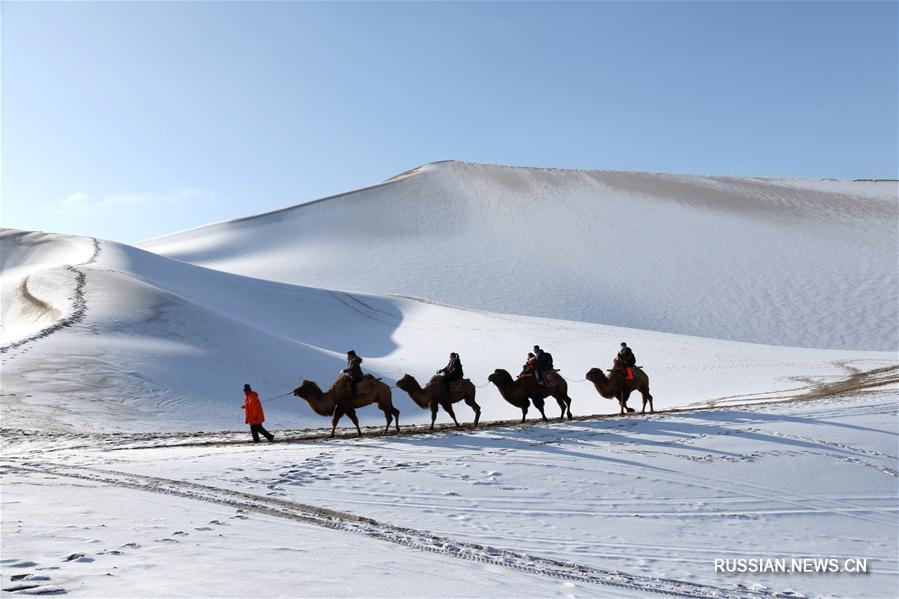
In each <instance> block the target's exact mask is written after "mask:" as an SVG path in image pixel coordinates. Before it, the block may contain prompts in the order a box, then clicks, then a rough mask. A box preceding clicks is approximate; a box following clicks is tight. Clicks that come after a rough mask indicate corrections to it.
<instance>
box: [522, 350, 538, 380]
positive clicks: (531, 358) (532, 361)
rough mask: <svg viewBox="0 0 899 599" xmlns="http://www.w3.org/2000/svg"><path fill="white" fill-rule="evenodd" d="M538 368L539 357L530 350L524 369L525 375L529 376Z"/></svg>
mask: <svg viewBox="0 0 899 599" xmlns="http://www.w3.org/2000/svg"><path fill="white" fill-rule="evenodd" d="M536 368H537V357H536V356H535V355H534V353H533V352H528V360H527V362H525V363H524V366H523V367H522V370H523V371H524V375H525V376H528V375H529V374H531V373H533V372H534V370H536Z"/></svg>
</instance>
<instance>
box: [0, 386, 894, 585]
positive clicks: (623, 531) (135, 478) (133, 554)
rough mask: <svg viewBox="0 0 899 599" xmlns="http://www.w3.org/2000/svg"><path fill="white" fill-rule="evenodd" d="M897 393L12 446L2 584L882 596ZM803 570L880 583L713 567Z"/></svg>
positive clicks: (46, 440) (21, 440)
mask: <svg viewBox="0 0 899 599" xmlns="http://www.w3.org/2000/svg"><path fill="white" fill-rule="evenodd" d="M896 400H897V391H896V390H895V388H894V389H893V390H884V391H878V392H875V393H865V394H861V395H856V396H847V397H841V398H836V399H829V400H817V401H809V402H794V403H788V404H777V405H759V406H755V407H740V408H719V409H714V410H708V411H704V412H693V413H682V414H657V415H654V416H646V417H643V418H633V417H631V418H617V419H609V420H605V421H582V422H566V423H554V424H551V425H540V426H530V427H523V428H522V427H514V426H513V427H506V428H496V429H490V430H484V431H480V432H473V433H472V432H468V433H462V434H457V433H448V434H440V435H437V436H434V435H418V436H411V437H382V438H367V439H362V440H337V441H333V442H321V441H319V442H306V443H275V444H262V445H259V446H258V447H254V448H252V449H250V448H248V447H246V446H243V445H227V444H226V445H222V446H219V447H215V448H210V447H196V446H190V447H173V446H166V445H165V444H162V445H159V446H156V447H153V448H144V449H128V447H129V446H130V444H129V443H127V442H123V441H122V440H116V439H113V438H109V437H105V438H102V439H97V441H96V442H89V443H87V444H85V445H83V446H82V447H81V448H80V449H78V448H73V447H72V446H71V445H69V444H68V443H69V442H70V441H71V440H72V439H74V437H73V438H72V439H68V440H66V439H62V438H57V437H52V436H50V437H46V436H38V437H11V436H10V437H7V438H5V439H4V444H3V452H2V455H0V460H2V467H3V481H4V489H3V490H4V492H3V497H2V502H3V503H2V508H3V521H4V526H3V530H2V535H3V536H2V541H3V547H4V552H3V558H4V562H3V568H2V574H3V586H4V588H6V587H7V585H8V584H9V581H10V576H11V575H14V574H23V573H29V574H33V575H43V576H47V577H48V578H49V580H46V581H43V582H42V584H52V585H55V586H58V587H60V588H62V589H64V590H65V591H66V592H67V593H68V594H71V595H73V596H91V597H97V596H119V597H120V596H146V595H154V596H160V595H163V596H169V595H184V596H196V595H204V596H210V595H211V596H247V595H250V594H253V595H263V596H279V595H290V596H310V597H315V596H339V597H344V596H366V597H380V596H391V597H394V596H433V597H462V596H491V597H493V596H497V597H503V596H568V597H588V596H660V595H661V594H675V595H688V596H697V597H773V596H781V597H785V596H793V597H796V596H807V597H815V596H852V597H887V596H892V595H893V594H894V592H895V589H896V585H897V583H899V562H897V555H896V544H897V540H899V539H897V519H896V513H897V509H899V508H897V506H899V501H897V500H899V497H897V485H896V475H897V473H896V462H897V456H896V436H897V434H899V428H897V418H896V417H897V407H896V406H897V402H896ZM81 440H82V441H89V440H88V439H84V438H82V439H81ZM311 506H320V507H319V508H314V507H311ZM322 508H327V509H326V510H324V511H323V512H322V511H321V510H322ZM360 517H361V518H363V519H362V520H360V519H359V518H360ZM365 518H369V519H370V520H366V519H365ZM397 527H399V528H397ZM71 556H76V557H75V558H72V559H68V558H71ZM804 557H817V558H821V557H827V558H836V559H838V560H840V562H841V563H842V562H843V561H844V560H845V559H850V558H860V559H867V560H868V562H867V563H868V569H869V573H868V574H867V575H863V576H862V575H852V574H848V573H840V574H796V573H793V574H723V573H716V572H715V571H714V560H715V559H716V558H720V559H725V558H726V559H736V558H784V559H787V560H791V559H794V558H795V559H801V558H804ZM67 559H68V561H67ZM560 563H562V564H564V565H558V564H560ZM38 582H41V581H38ZM33 584H36V583H33ZM697 585H698V586H697ZM788 592H792V593H795V594H793V595H787V594H786V593H788Z"/></svg>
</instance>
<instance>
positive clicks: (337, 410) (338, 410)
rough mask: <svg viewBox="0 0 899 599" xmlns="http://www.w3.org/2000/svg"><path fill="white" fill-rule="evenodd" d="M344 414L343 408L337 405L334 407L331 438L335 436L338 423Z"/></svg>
mask: <svg viewBox="0 0 899 599" xmlns="http://www.w3.org/2000/svg"><path fill="white" fill-rule="evenodd" d="M342 416H343V408H341V407H340V406H337V407H335V408H334V416H333V417H332V418H331V438H332V439H333V438H334V431H335V430H336V429H337V423H338V422H339V421H340V418H341V417H342Z"/></svg>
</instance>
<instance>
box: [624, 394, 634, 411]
mask: <svg viewBox="0 0 899 599" xmlns="http://www.w3.org/2000/svg"><path fill="white" fill-rule="evenodd" d="M630 397H631V390H630V389H622V390H621V398H622V404H623V405H624V409H625V410H626V411H628V412H633V411H634V410H633V409H631V408H629V407H627V400H628V399H630Z"/></svg>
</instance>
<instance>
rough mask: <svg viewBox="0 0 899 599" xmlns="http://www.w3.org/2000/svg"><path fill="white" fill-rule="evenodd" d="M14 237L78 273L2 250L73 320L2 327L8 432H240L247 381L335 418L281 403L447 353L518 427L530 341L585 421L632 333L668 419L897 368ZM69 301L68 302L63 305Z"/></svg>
mask: <svg viewBox="0 0 899 599" xmlns="http://www.w3.org/2000/svg"><path fill="white" fill-rule="evenodd" d="M2 243H3V246H4V248H6V247H12V248H19V247H28V248H32V249H31V254H26V253H25V252H19V254H18V255H25V256H26V258H27V256H29V255H40V256H44V255H47V256H51V257H56V256H58V255H59V254H60V252H70V254H71V256H72V261H73V262H74V264H75V265H74V266H72V265H65V266H60V265H59V264H58V260H57V261H56V262H54V261H46V262H40V268H38V267H37V266H31V265H30V261H29V260H30V259H29V260H25V263H24V264H21V263H19V262H17V261H16V255H17V254H16V252H15V251H10V252H8V253H7V252H4V253H5V255H6V261H5V262H4V268H5V269H8V270H9V272H10V273H12V275H11V276H9V277H7V275H6V272H7V271H6V270H4V281H5V284H4V290H6V289H7V288H9V289H16V288H17V285H16V283H15V281H14V280H10V281H9V282H8V283H6V281H7V278H9V279H13V278H14V277H15V276H21V274H22V273H23V272H27V273H28V275H27V276H28V284H29V288H33V289H34V290H35V291H34V293H38V290H40V292H41V293H44V292H45V291H46V293H47V296H48V297H50V298H53V300H52V301H53V302H54V306H56V307H57V309H58V311H59V321H58V323H67V325H66V326H58V325H54V327H55V328H51V329H46V328H40V327H41V326H42V325H43V322H41V321H36V322H33V323H31V326H32V329H31V330H28V328H27V326H26V324H27V323H25V322H23V320H24V319H23V318H19V317H16V318H13V319H11V322H10V325H11V327H10V328H11V329H13V330H14V331H15V332H17V333H18V334H20V335H21V334H25V333H28V334H29V335H30V336H25V337H19V338H16V337H9V338H8V337H6V329H7V327H6V326H4V339H3V343H4V345H5V346H6V348H5V353H4V354H3V356H2V361H3V364H2V368H3V389H4V390H3V393H4V396H3V402H2V404H0V405H2V412H0V415H2V418H3V426H4V427H7V428H23V429H40V430H57V431H61V430H68V431H83V432H91V431H110V430H112V431H116V430H117V431H173V430H180V431H211V430H223V429H224V430H234V429H235V428H240V427H242V426H243V418H242V412H241V411H240V409H239V408H240V406H241V405H242V400H243V394H242V392H241V387H242V385H243V384H244V383H251V384H252V385H253V386H254V388H256V389H258V390H259V392H260V394H261V396H262V397H263V398H264V399H271V401H267V402H266V403H265V409H266V417H267V426H269V427H270V428H273V429H278V428H297V427H308V426H322V425H324V424H326V419H324V418H321V417H319V416H317V415H315V414H314V413H312V412H311V410H309V408H308V407H307V406H306V404H305V403H304V402H302V401H301V400H299V399H297V398H294V397H292V396H288V397H282V398H277V396H279V395H282V394H284V393H287V392H289V391H291V390H292V389H293V388H295V387H296V386H297V385H298V384H299V383H300V381H301V380H303V379H311V380H316V381H318V382H319V384H320V385H322V387H325V386H327V385H329V384H330V383H331V381H332V380H333V379H334V378H336V376H337V374H338V372H339V371H340V369H341V368H343V367H344V366H345V362H344V352H346V351H347V350H348V349H350V348H353V349H355V350H356V351H357V352H358V353H359V354H360V355H362V356H364V357H365V362H364V363H363V366H364V367H365V368H366V369H368V371H370V372H373V373H374V374H377V375H378V376H381V377H383V378H384V379H385V380H386V381H387V382H388V383H389V384H391V385H392V384H393V383H394V381H395V380H397V379H398V378H400V377H401V376H402V375H403V374H404V373H407V372H408V373H410V374H412V375H414V376H416V377H417V378H418V379H419V381H424V380H426V379H427V378H428V377H429V376H430V375H431V374H433V372H434V371H435V370H436V369H437V368H439V367H440V366H442V365H443V364H445V362H446V359H447V354H448V353H449V351H457V352H459V353H460V354H461V355H462V357H463V364H464V366H465V369H466V375H467V376H468V377H469V378H471V379H472V380H473V381H474V383H475V384H476V385H478V386H479V387H481V388H480V389H479V390H478V395H477V400H478V402H479V403H480V405H481V406H482V408H483V416H482V418H483V419H484V420H500V419H509V418H518V417H520V415H521V413H520V411H519V410H518V408H515V407H513V406H512V405H510V404H508V403H507V402H505V401H504V400H503V399H502V398H501V396H500V395H499V393H498V392H497V390H496V389H495V388H494V387H493V386H492V385H488V384H487V376H488V375H489V374H490V373H492V372H493V370H494V369H496V368H504V369H506V370H508V371H510V372H513V373H514V372H517V371H518V369H520V367H521V364H522V363H523V362H524V358H525V357H526V353H527V351H528V350H529V349H530V347H531V346H532V345H534V344H535V343H536V344H540V345H541V346H542V347H544V348H546V349H548V350H549V351H551V352H552V353H553V355H554V357H555V362H556V366H557V367H559V368H561V374H562V375H563V376H565V377H567V378H568V379H569V381H571V382H570V383H569V395H570V397H572V399H573V405H572V410H573V412H574V414H575V415H584V414H593V413H610V412H614V411H616V410H617V404H616V403H615V402H612V401H609V400H606V399H602V398H600V397H599V395H598V394H597V393H596V392H595V390H594V389H593V387H592V385H591V384H589V383H587V382H584V380H583V379H584V376H585V373H586V372H587V370H588V369H589V368H591V367H594V366H598V367H608V366H610V362H611V358H612V357H613V356H614V354H615V352H616V350H617V347H618V343H619V341H620V340H622V339H626V340H627V341H628V342H629V343H630V344H631V346H632V347H634V348H636V351H637V355H638V357H639V359H640V361H641V363H642V364H644V365H647V366H646V367H647V372H648V373H649V376H650V388H651V391H652V393H653V395H654V397H655V408H656V409H665V408H670V407H675V406H683V405H690V404H708V403H713V404H714V403H721V402H722V401H723V402H726V401H728V400H727V399H726V398H733V397H738V398H742V399H758V400H765V399H776V398H778V397H781V396H782V395H783V394H782V393H780V392H781V391H788V390H794V391H795V390H796V389H798V388H801V387H804V386H806V385H808V381H809V380H811V379H814V380H818V381H821V380H829V379H832V378H834V377H841V376H844V375H845V374H846V370H845V364H846V362H847V361H851V362H852V363H853V364H854V365H855V366H857V367H859V368H861V369H863V370H866V369H870V368H875V367H878V366H883V365H888V364H891V363H894V362H895V356H894V355H893V354H892V353H891V352H870V351H868V352H859V351H847V350H815V349H804V348H783V347H772V346H765V345H758V344H749V343H739V342H733V341H722V340H715V339H703V338H699V337H690V336H684V335H676V334H671V333H660V332H653V331H642V330H636V329H624V328H621V327H612V326H607V325H599V324H592V323H582V322H571V321H562V320H554V319H546V318H537V317H526V316H517V315H508V314H497V313H492V312H485V311H480V310H472V309H460V308H452V307H446V306H441V305H436V304H433V303H430V302H425V301H422V300H416V299H410V298H402V297H396V296H393V297H378V296H371V295H363V294H358V293H346V292H335V291H329V290H324V289H315V288H309V287H303V286H299V285H290V284H285V283H277V282H273V281H266V280H261V279H254V278H249V277H243V276H239V275H234V274H230V273H225V272H221V271H215V270H211V269H207V268H203V267H198V266H194V265H191V264H187V263H184V262H180V261H177V260H173V259H170V258H165V257H162V256H158V255H156V254H152V253H149V252H146V251H144V250H140V249H137V248H134V247H131V246H127V245H122V244H117V243H113V242H106V241H104V242H98V241H95V240H92V239H89V238H73V237H66V236H56V235H47V234H39V233H26V232H16V231H6V232H5V233H4V234H3V237H2ZM44 246H47V247H44ZM79 276H80V277H81V278H82V280H83V283H82V284H81V285H80V286H78V283H77V279H78V277H79ZM66 297H69V298H72V299H71V300H70V301H68V303H67V302H64V301H62V300H61V299H59V300H57V298H66ZM3 300H4V305H5V306H9V305H14V304H15V303H16V302H19V301H21V300H19V298H18V297H17V296H15V295H12V296H6V295H5V296H4V298H3ZM76 304H81V305H82V306H83V308H84V309H82V310H80V312H79V311H78V310H77V309H76V308H75V306H76ZM10 310H11V308H10ZM8 313H9V312H8V311H6V310H5V311H4V315H6V314H8ZM29 322H30V321H29ZM4 324H5V325H6V323H4ZM48 331H49V332H48ZM793 379H796V380H793ZM393 400H394V404H395V406H396V407H397V408H398V409H399V410H400V412H401V416H400V423H401V424H408V423H414V422H424V421H427V420H428V419H429V413H428V412H427V410H422V409H421V408H419V407H417V406H416V405H415V404H413V403H412V402H411V400H410V399H409V398H408V397H407V396H406V394H405V393H404V392H402V391H400V390H398V389H394V390H393ZM634 401H635V403H636V407H638V408H639V407H640V405H639V403H638V402H639V399H638V398H637V397H635V398H634ZM557 410H558V408H557V407H556V406H555V403H554V402H552V401H550V403H549V404H548V409H547V412H548V415H549V416H551V417H557V416H558V411H557ZM457 412H458V416H459V417H460V419H461V420H462V421H468V422H470V421H471V419H472V413H471V411H470V410H469V408H467V407H465V406H464V405H462V404H459V407H458V409H457ZM529 416H530V417H532V418H533V417H535V416H537V414H536V412H535V411H534V410H531V412H530V414H529ZM360 417H361V419H362V420H363V421H364V422H366V423H378V422H383V415H382V414H381V412H379V411H378V410H377V409H376V408H375V407H368V408H364V409H362V410H361V411H360ZM444 418H445V416H444V415H441V420H443V419H444ZM344 424H348V422H346V421H344Z"/></svg>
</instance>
